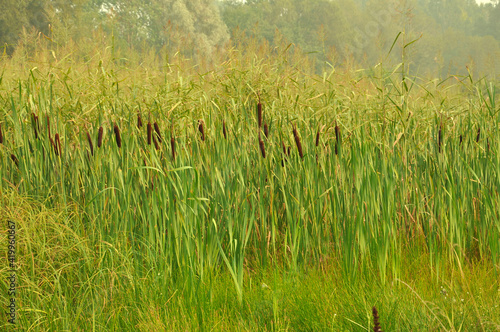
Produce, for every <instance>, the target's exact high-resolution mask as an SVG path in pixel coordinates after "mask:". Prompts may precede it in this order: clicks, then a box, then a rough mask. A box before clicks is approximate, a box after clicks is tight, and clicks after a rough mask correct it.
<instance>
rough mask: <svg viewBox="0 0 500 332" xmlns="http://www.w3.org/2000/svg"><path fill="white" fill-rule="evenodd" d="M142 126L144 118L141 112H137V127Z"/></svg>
mask: <svg viewBox="0 0 500 332" xmlns="http://www.w3.org/2000/svg"><path fill="white" fill-rule="evenodd" d="M141 127H142V118H141V113H139V112H137V128H139V129H140V128H141Z"/></svg>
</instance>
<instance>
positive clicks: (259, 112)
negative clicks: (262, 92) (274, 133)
mask: <svg viewBox="0 0 500 332" xmlns="http://www.w3.org/2000/svg"><path fill="white" fill-rule="evenodd" d="M257 120H258V121H259V128H261V127H262V104H261V103H260V98H259V103H258V104H257Z"/></svg>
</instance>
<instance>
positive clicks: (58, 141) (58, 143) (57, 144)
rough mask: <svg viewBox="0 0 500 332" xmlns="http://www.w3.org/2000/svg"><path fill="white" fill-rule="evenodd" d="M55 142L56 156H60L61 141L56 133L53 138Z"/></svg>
mask: <svg viewBox="0 0 500 332" xmlns="http://www.w3.org/2000/svg"><path fill="white" fill-rule="evenodd" d="M54 138H55V140H56V146H57V153H56V154H57V155H62V149H61V139H60V138H59V134H57V133H56V136H54Z"/></svg>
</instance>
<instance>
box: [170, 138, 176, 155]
mask: <svg viewBox="0 0 500 332" xmlns="http://www.w3.org/2000/svg"><path fill="white" fill-rule="evenodd" d="M170 147H171V148H172V159H173V160H174V161H175V137H173V136H172V138H171V139H170Z"/></svg>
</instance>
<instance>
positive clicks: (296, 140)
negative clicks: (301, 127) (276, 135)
mask: <svg viewBox="0 0 500 332" xmlns="http://www.w3.org/2000/svg"><path fill="white" fill-rule="evenodd" d="M293 137H294V138H295V144H297V150H299V156H300V159H302V158H304V154H303V153H302V144H300V137H299V133H298V132H297V127H295V126H294V127H293Z"/></svg>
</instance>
